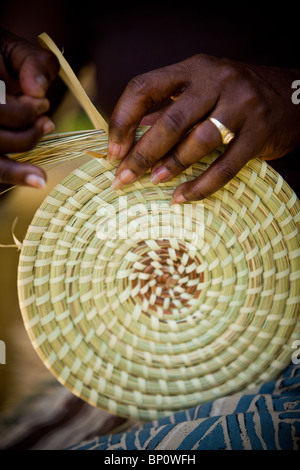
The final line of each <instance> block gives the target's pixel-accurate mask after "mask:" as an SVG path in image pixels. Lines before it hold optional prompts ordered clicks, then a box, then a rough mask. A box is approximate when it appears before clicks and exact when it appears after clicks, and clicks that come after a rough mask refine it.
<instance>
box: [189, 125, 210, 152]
mask: <svg viewBox="0 0 300 470" xmlns="http://www.w3.org/2000/svg"><path fill="white" fill-rule="evenodd" d="M193 140H194V144H195V147H196V148H197V150H198V151H199V153H200V154H201V155H208V154H209V153H210V152H211V144H210V142H209V140H208V138H207V137H205V136H204V135H203V133H202V132H200V130H199V131H198V132H197V130H196V131H195V132H194V134H193Z"/></svg>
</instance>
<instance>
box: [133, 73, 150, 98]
mask: <svg viewBox="0 0 300 470" xmlns="http://www.w3.org/2000/svg"><path fill="white" fill-rule="evenodd" d="M151 88H152V78H151V76H150V75H149V74H147V73H143V74H141V75H137V76H136V77H134V78H132V79H131V80H130V82H129V83H128V85H127V90H128V91H129V92H131V93H134V94H138V95H145V94H147V93H148V91H149V90H150V89H151Z"/></svg>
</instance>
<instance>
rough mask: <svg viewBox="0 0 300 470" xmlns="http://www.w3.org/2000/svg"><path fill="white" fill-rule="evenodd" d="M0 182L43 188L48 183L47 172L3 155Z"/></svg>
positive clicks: (0, 159)
mask: <svg viewBox="0 0 300 470" xmlns="http://www.w3.org/2000/svg"><path fill="white" fill-rule="evenodd" d="M0 183H4V184H11V185H22V186H31V187H33V188H38V189H43V188H44V187H45V185H46V174H45V172H44V171H43V170H42V169H41V168H38V167H36V166H34V165H29V164H27V163H20V162H15V161H13V160H11V159H9V158H8V157H6V156H1V157H0Z"/></svg>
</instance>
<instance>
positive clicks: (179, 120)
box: [160, 110, 185, 135]
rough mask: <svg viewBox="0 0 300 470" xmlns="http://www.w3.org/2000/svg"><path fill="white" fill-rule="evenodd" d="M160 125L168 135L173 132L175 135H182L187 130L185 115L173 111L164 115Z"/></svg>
mask: <svg viewBox="0 0 300 470" xmlns="http://www.w3.org/2000/svg"><path fill="white" fill-rule="evenodd" d="M160 123H161V124H162V128H163V129H165V131H166V132H167V133H169V132H171V133H172V134H175V135H178V134H181V133H182V131H183V130H184V129H185V119H184V116H183V113H182V112H179V111H174V110H173V111H172V112H170V113H165V114H163V116H162V117H161V121H160Z"/></svg>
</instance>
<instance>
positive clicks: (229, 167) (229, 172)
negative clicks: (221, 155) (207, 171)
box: [216, 161, 236, 185]
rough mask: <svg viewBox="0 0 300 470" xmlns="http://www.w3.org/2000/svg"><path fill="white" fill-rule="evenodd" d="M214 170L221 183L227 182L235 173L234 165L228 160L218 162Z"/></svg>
mask: <svg viewBox="0 0 300 470" xmlns="http://www.w3.org/2000/svg"><path fill="white" fill-rule="evenodd" d="M216 170H217V172H218V176H219V178H220V180H221V181H222V184H223V185H225V184H227V183H229V181H231V180H232V178H233V177H234V176H235V174H236V169H235V165H234V164H233V163H231V162H229V161H227V162H218V165H217V166H216Z"/></svg>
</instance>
